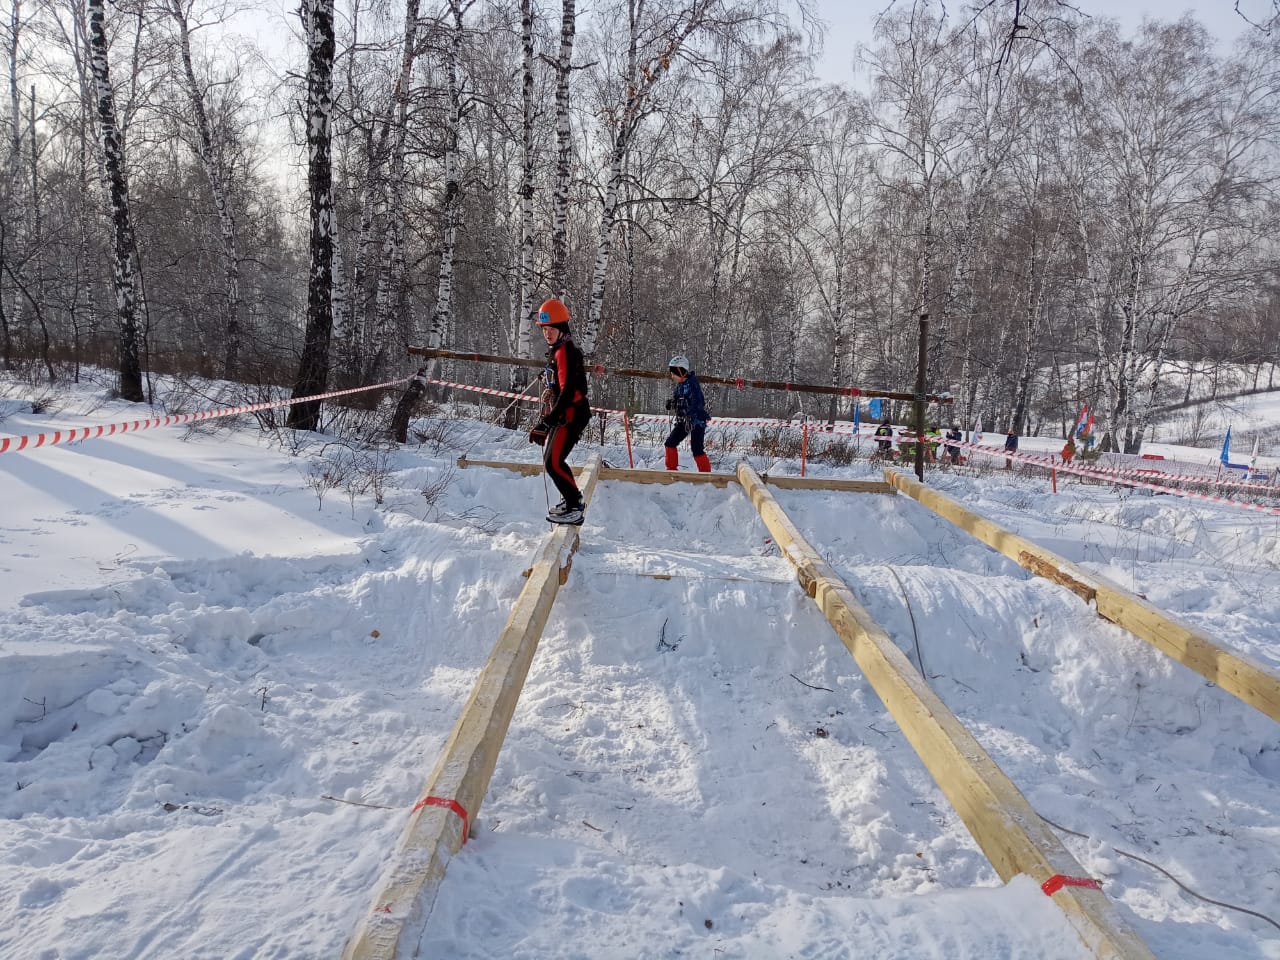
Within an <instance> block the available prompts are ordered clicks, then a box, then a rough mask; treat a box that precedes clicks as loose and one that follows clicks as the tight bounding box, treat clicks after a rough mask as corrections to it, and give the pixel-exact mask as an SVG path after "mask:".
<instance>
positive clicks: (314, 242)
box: [288, 0, 334, 430]
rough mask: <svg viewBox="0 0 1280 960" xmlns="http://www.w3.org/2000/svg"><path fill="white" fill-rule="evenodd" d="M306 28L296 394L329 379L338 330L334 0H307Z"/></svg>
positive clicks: (318, 388) (302, 425) (311, 419)
mask: <svg viewBox="0 0 1280 960" xmlns="http://www.w3.org/2000/svg"><path fill="white" fill-rule="evenodd" d="M301 17H302V32H303V35H304V36H305V37H306V40H307V78H306V83H307V106H306V131H307V191H308V195H309V197H310V211H311V237H310V244H309V249H310V268H309V272H308V275H307V325H306V332H305V334H304V340H303V344H302V358H301V360H300V361H299V364H298V375H297V377H296V379H295V380H294V386H293V399H294V400H297V399H298V398H300V397H306V396H312V395H314V394H318V393H322V392H323V391H324V389H325V385H326V384H327V383H328V382H329V340H330V337H331V336H332V334H333V299H332V297H333V245H334V215H333V169H332V165H331V152H330V151H331V146H332V144H331V124H332V119H333V53H334V34H333V0H303V3H302V9H301ZM288 425H289V426H290V427H292V428H293V429H295V430H316V429H318V428H319V426H320V401H318V400H308V401H307V402H305V403H295V404H293V405H292V406H291V407H290V408H289V419H288Z"/></svg>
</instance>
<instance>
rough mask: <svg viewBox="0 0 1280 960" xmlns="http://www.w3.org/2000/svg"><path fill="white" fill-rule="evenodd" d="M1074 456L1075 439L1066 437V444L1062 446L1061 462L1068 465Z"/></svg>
mask: <svg viewBox="0 0 1280 960" xmlns="http://www.w3.org/2000/svg"><path fill="white" fill-rule="evenodd" d="M1075 455H1076V438H1075V437H1074V436H1070V437H1067V442H1066V443H1064V444H1063V445H1062V462H1063V463H1070V462H1071V460H1072V458H1074V457H1075Z"/></svg>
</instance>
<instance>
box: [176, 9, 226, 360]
mask: <svg viewBox="0 0 1280 960" xmlns="http://www.w3.org/2000/svg"><path fill="white" fill-rule="evenodd" d="M189 10H190V7H189V6H188V5H187V3H186V2H185V0H165V12H166V13H167V14H168V15H169V16H170V18H172V20H173V24H174V28H175V29H176V30H177V56H178V61H179V64H180V67H181V71H182V72H181V82H182V85H183V89H184V92H185V93H186V96H187V101H188V103H189V105H190V107H191V125H192V127H193V130H194V135H195V143H194V146H195V150H196V155H197V157H199V160H200V166H201V169H202V170H203V171H204V175H205V179H206V180H207V181H208V183H209V195H210V197H211V198H212V200H213V208H214V211H215V212H216V214H217V217H218V233H219V239H220V240H221V242H222V276H223V284H224V287H225V291H226V306H225V311H226V312H225V316H224V317H223V323H222V340H223V354H222V375H223V376H224V377H225V378H227V379H228V380H231V379H235V377H236V375H237V374H238V372H239V369H238V368H239V357H240V340H241V336H242V328H243V324H244V317H243V303H242V301H241V297H240V247H239V229H238V226H237V223H236V214H235V211H234V210H233V209H232V204H231V197H230V190H229V189H228V182H227V181H228V177H229V171H228V170H227V165H226V163H225V162H224V161H223V159H222V155H221V145H220V144H219V143H218V142H217V141H216V140H215V138H214V131H213V125H212V124H211V123H210V122H209V114H208V110H207V109H206V106H205V94H204V89H203V84H202V83H201V81H200V79H199V78H198V77H197V76H196V69H195V63H194V62H193V60H192V57H191V26H190V16H189Z"/></svg>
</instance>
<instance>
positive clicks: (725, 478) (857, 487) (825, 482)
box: [458, 457, 895, 494]
mask: <svg viewBox="0 0 1280 960" xmlns="http://www.w3.org/2000/svg"><path fill="white" fill-rule="evenodd" d="M458 466H459V467H461V468H462V469H464V470H465V469H466V468H467V467H490V468H492V469H494V470H510V471H511V472H512V473H519V474H522V475H524V476H526V477H536V476H538V475H539V474H541V473H542V472H543V466H542V464H541V463H526V462H521V461H508V460H468V459H467V458H466V457H459V458H458ZM571 469H572V470H573V472H574V474H575V475H579V474H581V473H582V471H583V470H584V469H585V468H584V467H572V468H571ZM600 479H601V480H623V481H626V482H628V483H663V484H666V483H709V484H711V485H713V486H716V487H727V486H728V485H729V484H731V483H737V482H738V478H737V475H736V474H732V473H699V472H696V471H693V470H628V469H626V468H625V467H601V468H600ZM764 480H765V482H766V483H769V484H772V485H773V486H775V487H778V488H780V489H783V490H843V491H846V492H848V493H888V494H892V493H894V492H895V491H894V488H893V487H892V486H891V485H890V484H888V483H885V482H884V481H882V480H837V479H834V478H825V477H765V478H764Z"/></svg>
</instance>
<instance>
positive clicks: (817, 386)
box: [406, 346, 953, 403]
mask: <svg viewBox="0 0 1280 960" xmlns="http://www.w3.org/2000/svg"><path fill="white" fill-rule="evenodd" d="M406 349H407V350H408V352H409V353H410V354H412V355H413V356H416V357H428V358H433V357H438V358H440V359H442V360H472V361H475V362H476V363H501V364H504V365H506V366H509V367H538V368H542V367H544V366H546V363H545V362H544V361H542V360H533V359H530V358H528V357H500V356H495V355H494V354H492V353H463V352H460V351H457V350H436V349H432V348H430V347H414V346H410V347H406ZM593 369H596V370H598V371H600V372H601V373H607V374H610V375H611V376H615V377H643V378H645V379H648V380H664V381H669V380H670V374H668V373H667V371H666V370H662V371H657V370H638V369H632V368H629V367H604V366H596V367H594V368H593ZM698 379H699V380H700V381H702V382H703V383H719V384H723V385H725V386H729V387H737V386H741V387H756V388H758V389H760V390H783V391H789V392H791V393H823V394H830V395H834V396H838V397H868V398H871V397H878V398H880V399H883V400H914V399H916V395H915V394H914V393H910V392H907V391H904V390H881V389H880V388H878V387H832V386H829V385H826V384H821V383H787V382H786V381H785V380H746V379H740V378H737V377H716V376H712V375H711V374H709V373H708V374H702V373H699V374H698ZM924 399H925V402H927V403H952V402H953V398H952V396H951V394H949V393H938V394H935V393H931V394H929V395H927V396H926V397H925V398H924Z"/></svg>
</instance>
